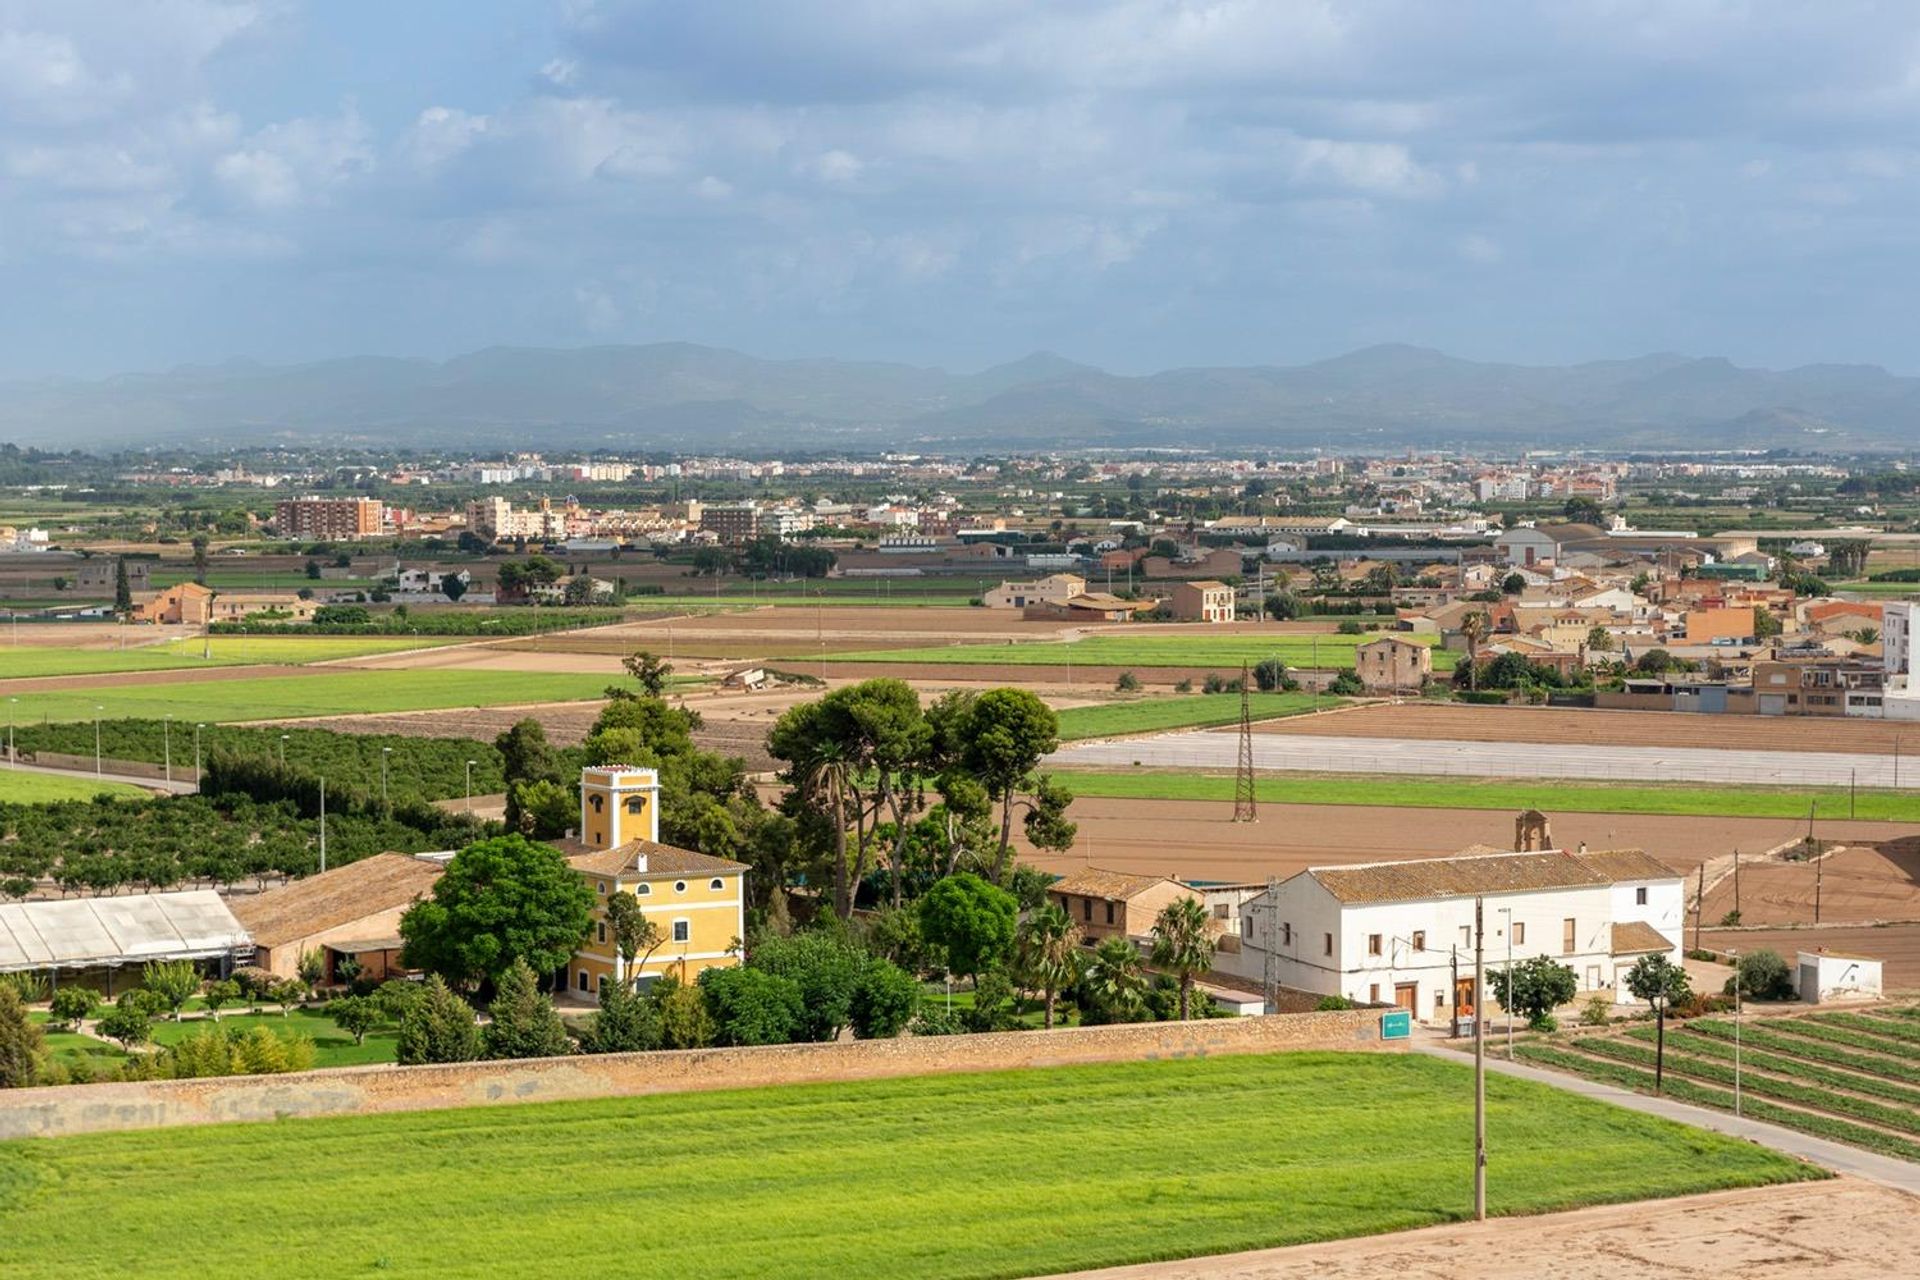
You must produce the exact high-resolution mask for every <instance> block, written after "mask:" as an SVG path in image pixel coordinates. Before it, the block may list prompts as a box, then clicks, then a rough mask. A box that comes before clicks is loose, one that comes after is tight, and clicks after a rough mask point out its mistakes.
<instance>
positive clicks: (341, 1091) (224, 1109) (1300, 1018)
mask: <svg viewBox="0 0 1920 1280" xmlns="http://www.w3.org/2000/svg"><path fill="white" fill-rule="evenodd" d="M1406 1044H1407V1042H1406V1041H1404V1040H1401V1041H1391V1042H1383V1041H1382V1040H1381V1039H1380V1010H1378V1009H1354V1010H1346V1011H1341V1012H1337V1013H1303V1014H1287V1015H1279V1016H1274V1017H1267V1018H1222V1019H1210V1020H1207V1021H1203V1022H1157V1023H1154V1022H1150V1023H1133V1024H1128V1025H1124V1026H1113V1027H1069V1028H1061V1029H1057V1030H1054V1031H1009V1032H999V1033H995V1034H991V1035H975V1036H936V1037H911V1036H910V1037H905V1038H902V1039H898V1040H858V1041H846V1042H842V1043H838V1044H795V1045H771V1046H767V1047H764V1048H753V1049H693V1050H686V1051H681V1052H672V1053H623V1054H606V1055H598V1056H587V1057H574V1058H545V1059H537V1060H533V1061H523V1062H474V1063H456V1064H449V1065H445V1066H430V1067H340V1068H335V1069H333V1070H328V1071H306V1072H301V1073H299V1074H296V1075H283V1076H239V1077H222V1078H217V1079H210V1080H158V1081H150V1082H142V1083H129V1084H92V1085H68V1086H64V1087H61V1088H43V1089H11V1090H7V1091H5V1092H0V1139H7V1138H26V1137H55V1136H58V1135H62V1134H74V1133H100V1132H110V1131H114V1130H123V1129H152V1128H159V1127H163V1126H168V1125H183V1124H212V1123H221V1122H225V1121H237V1120H275V1119H280V1118H283V1117H289V1116H339V1115H369V1114H376V1113H380V1112H389V1111H425V1110H433V1109H437V1108H443V1107H471V1106H488V1105H493V1104H501V1103H516V1102H559V1101H566V1100H575V1099H583V1098H610V1097H625V1096H631V1095H636V1094H646V1093H681V1092H689V1091H694V1090H704V1089H740V1088H761V1087H765V1086H768V1085H782V1084H801V1083H817V1082H824V1081H839V1080H871V1079H880V1078H884V1077H888V1076H914V1075H931V1074H935V1073H940V1072H948V1071H999V1070H1007V1069H1010V1068H1016V1067H1057V1066H1070V1065H1076V1064H1085V1063H1100V1062H1134V1061H1153V1060H1157V1059H1165V1058H1199V1057H1209V1056H1212V1055H1216V1054H1243V1053H1279V1052H1286V1051H1290V1050H1300V1049H1362V1050H1388V1051H1392V1050H1400V1049H1404V1048H1406Z"/></svg>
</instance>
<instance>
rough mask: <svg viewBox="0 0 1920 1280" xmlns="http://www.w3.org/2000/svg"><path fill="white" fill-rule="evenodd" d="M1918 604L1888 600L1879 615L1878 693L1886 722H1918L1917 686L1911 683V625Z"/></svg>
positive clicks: (1919, 692) (1918, 615) (1919, 616)
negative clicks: (1881, 679) (1882, 674)
mask: <svg viewBox="0 0 1920 1280" xmlns="http://www.w3.org/2000/svg"><path fill="white" fill-rule="evenodd" d="M1916 620H1920V605H1916V604H1913V603H1911V602H1910V601H1897V602H1896V601H1889V602H1888V603H1887V605H1886V607H1885V608H1884V609H1883V610H1882V612H1881V616H1880V652H1881V655H1882V657H1881V665H1882V669H1883V670H1884V671H1885V672H1886V682H1885V684H1884V685H1883V686H1882V688H1881V690H1880V697H1881V702H1880V705H1881V708H1882V710H1881V714H1882V715H1883V716H1885V717H1886V718H1887V719H1889V720H1920V686H1916V685H1915V684H1914V682H1913V677H1914V670H1913V639H1914V636H1913V632H1914V623H1915V622H1916Z"/></svg>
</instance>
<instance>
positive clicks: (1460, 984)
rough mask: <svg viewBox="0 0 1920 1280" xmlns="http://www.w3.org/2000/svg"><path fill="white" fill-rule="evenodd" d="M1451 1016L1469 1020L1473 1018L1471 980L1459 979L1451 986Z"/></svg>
mask: <svg viewBox="0 0 1920 1280" xmlns="http://www.w3.org/2000/svg"><path fill="white" fill-rule="evenodd" d="M1453 1016H1454V1017H1456V1018H1471V1017H1472V1016H1473V979H1472V978H1461V979H1460V980H1458V981H1457V982H1455V983H1454V984H1453Z"/></svg>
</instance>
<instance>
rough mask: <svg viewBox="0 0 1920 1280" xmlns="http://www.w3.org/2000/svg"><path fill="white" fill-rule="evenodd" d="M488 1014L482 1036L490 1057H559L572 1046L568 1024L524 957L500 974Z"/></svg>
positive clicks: (488, 1007)
mask: <svg viewBox="0 0 1920 1280" xmlns="http://www.w3.org/2000/svg"><path fill="white" fill-rule="evenodd" d="M487 1015H488V1017H489V1019H490V1021H489V1022H488V1023H487V1026H486V1029H485V1030H484V1031H482V1033H481V1038H482V1041H483V1043H484V1044H485V1045H486V1050H487V1056H488V1057H489V1058H557V1057H560V1056H562V1055H564V1054H565V1053H567V1052H568V1050H569V1049H570V1048H571V1047H572V1045H571V1043H570V1042H569V1041H568V1039H567V1028H566V1024H565V1023H563V1022H561V1021H560V1015H559V1013H558V1012H556V1011H555V1010H554V1007H553V1001H551V1000H549V999H547V997H546V996H545V995H543V994H542V993H541V991H540V980H539V978H538V977H537V976H536V975H535V974H534V972H533V970H532V969H530V968H528V967H527V962H526V961H525V960H515V961H514V962H513V965H512V967H510V968H509V969H508V970H507V971H506V972H505V973H503V974H501V975H500V984H499V987H498V989H497V990H496V992H495V993H494V997H493V1003H492V1004H490V1005H488V1006H487Z"/></svg>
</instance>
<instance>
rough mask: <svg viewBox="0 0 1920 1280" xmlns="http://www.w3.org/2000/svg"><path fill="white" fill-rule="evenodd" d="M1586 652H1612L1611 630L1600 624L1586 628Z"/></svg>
mask: <svg viewBox="0 0 1920 1280" xmlns="http://www.w3.org/2000/svg"><path fill="white" fill-rule="evenodd" d="M1587 652H1588V653H1612V652H1613V632H1611V631H1609V630H1607V629H1606V628H1605V627H1602V626H1593V627H1589V628H1587Z"/></svg>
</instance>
